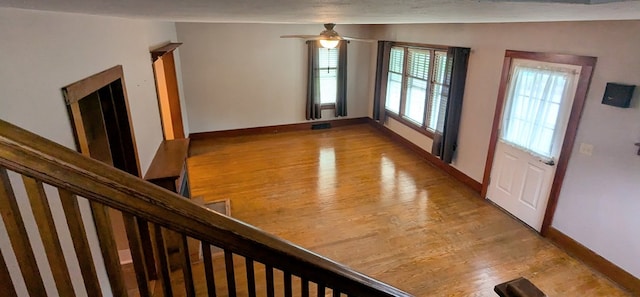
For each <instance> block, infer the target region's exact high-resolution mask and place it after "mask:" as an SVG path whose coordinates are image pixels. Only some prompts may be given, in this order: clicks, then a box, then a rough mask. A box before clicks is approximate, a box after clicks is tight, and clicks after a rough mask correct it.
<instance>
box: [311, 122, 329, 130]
mask: <svg viewBox="0 0 640 297" xmlns="http://www.w3.org/2000/svg"><path fill="white" fill-rule="evenodd" d="M330 128H331V123H321V124H313V125H311V130H320V129H330Z"/></svg>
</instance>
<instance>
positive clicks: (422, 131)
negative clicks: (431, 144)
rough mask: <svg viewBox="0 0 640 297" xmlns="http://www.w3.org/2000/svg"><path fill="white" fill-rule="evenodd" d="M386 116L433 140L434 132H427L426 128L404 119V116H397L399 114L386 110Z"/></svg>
mask: <svg viewBox="0 0 640 297" xmlns="http://www.w3.org/2000/svg"><path fill="white" fill-rule="evenodd" d="M386 116H388V117H390V118H392V119H394V120H396V121H397V122H400V123H401V124H403V125H405V126H407V127H409V128H411V129H413V130H416V131H417V132H419V133H420V134H424V135H425V136H427V137H429V138H431V139H433V132H431V131H429V130H427V129H426V128H424V127H421V126H418V125H417V124H416V123H414V122H411V121H409V120H407V119H404V118H402V116H400V115H397V114H395V113H394V112H392V111H389V110H386Z"/></svg>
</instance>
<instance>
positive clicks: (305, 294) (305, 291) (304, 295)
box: [300, 278, 309, 297]
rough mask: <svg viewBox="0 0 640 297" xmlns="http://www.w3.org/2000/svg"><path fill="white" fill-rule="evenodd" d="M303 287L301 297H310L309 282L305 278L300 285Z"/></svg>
mask: <svg viewBox="0 0 640 297" xmlns="http://www.w3.org/2000/svg"><path fill="white" fill-rule="evenodd" d="M300 286H301V290H300V291H301V293H302V295H301V297H309V280H307V279H305V278H303V279H302V282H301V283H300Z"/></svg>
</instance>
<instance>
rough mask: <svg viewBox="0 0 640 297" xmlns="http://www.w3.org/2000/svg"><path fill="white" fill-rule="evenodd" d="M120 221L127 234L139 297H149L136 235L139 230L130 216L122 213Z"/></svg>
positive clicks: (142, 251)
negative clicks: (122, 221)
mask: <svg viewBox="0 0 640 297" xmlns="http://www.w3.org/2000/svg"><path fill="white" fill-rule="evenodd" d="M122 219H123V220H124V227H125V230H126V232H127V240H128V241H129V251H130V252H131V259H132V260H133V269H134V271H135V273H136V281H137V282H138V291H139V292H140V296H141V297H150V296H151V291H150V288H149V274H148V273H147V265H146V262H145V258H144V250H143V247H142V242H141V240H140V233H138V232H139V230H140V228H138V224H137V223H136V220H135V218H134V217H133V216H132V215H131V214H128V213H122Z"/></svg>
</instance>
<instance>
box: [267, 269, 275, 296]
mask: <svg viewBox="0 0 640 297" xmlns="http://www.w3.org/2000/svg"><path fill="white" fill-rule="evenodd" d="M265 270H266V273H265V275H266V276H267V297H274V296H275V288H274V285H273V267H271V266H268V265H266V266H265Z"/></svg>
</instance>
